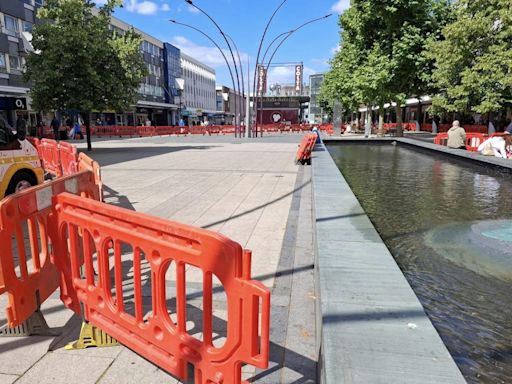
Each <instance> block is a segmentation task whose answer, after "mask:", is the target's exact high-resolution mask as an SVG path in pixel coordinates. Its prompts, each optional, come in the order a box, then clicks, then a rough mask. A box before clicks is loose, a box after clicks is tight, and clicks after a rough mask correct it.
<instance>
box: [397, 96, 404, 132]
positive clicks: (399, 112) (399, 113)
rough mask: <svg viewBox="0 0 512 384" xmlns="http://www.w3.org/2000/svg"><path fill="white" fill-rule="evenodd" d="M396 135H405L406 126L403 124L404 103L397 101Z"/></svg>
mask: <svg viewBox="0 0 512 384" xmlns="http://www.w3.org/2000/svg"><path fill="white" fill-rule="evenodd" d="M396 135H397V136H398V137H403V136H404V127H403V125H402V105H401V104H400V103H396Z"/></svg>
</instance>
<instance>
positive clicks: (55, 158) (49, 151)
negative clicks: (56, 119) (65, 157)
mask: <svg viewBox="0 0 512 384" xmlns="http://www.w3.org/2000/svg"><path fill="white" fill-rule="evenodd" d="M37 153H38V154H39V158H40V160H41V163H42V165H43V168H44V170H45V171H46V172H48V173H51V174H52V175H54V176H56V177H60V176H62V167H61V159H60V155H59V145H58V143H57V141H55V140H50V139H42V140H41V141H39V145H38V146H37Z"/></svg>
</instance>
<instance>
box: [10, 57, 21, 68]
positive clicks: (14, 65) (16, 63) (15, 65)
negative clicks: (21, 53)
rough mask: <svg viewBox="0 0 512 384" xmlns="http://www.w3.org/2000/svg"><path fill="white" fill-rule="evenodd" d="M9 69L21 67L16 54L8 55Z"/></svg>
mask: <svg viewBox="0 0 512 384" xmlns="http://www.w3.org/2000/svg"><path fill="white" fill-rule="evenodd" d="M9 65H10V66H11V69H21V60H20V58H19V57H18V56H9Z"/></svg>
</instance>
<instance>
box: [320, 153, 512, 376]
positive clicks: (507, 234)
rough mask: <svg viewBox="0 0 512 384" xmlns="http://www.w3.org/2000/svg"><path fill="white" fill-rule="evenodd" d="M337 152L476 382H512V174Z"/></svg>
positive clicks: (400, 156)
mask: <svg viewBox="0 0 512 384" xmlns="http://www.w3.org/2000/svg"><path fill="white" fill-rule="evenodd" d="M328 150H329V152H330V153H331V155H332V157H333V158H334V160H335V162H336V163H337V165H338V167H339V168H340V170H341V171H342V173H343V175H344V177H345V178H346V180H347V182H348V183H349V184H350V186H351V188H352V190H353V191H354V193H355V195H356V196H357V198H358V199H359V201H360V203H361V205H362V206H363V208H364V209H365V211H366V212H367V214H368V216H369V217H370V219H371V220H372V222H373V224H374V225H375V227H376V228H377V230H378V231H379V233H380V235H381V236H382V238H383V240H384V242H385V243H386V245H387V246H388V248H389V249H390V251H391V253H392V254H393V255H394V257H395V259H396V261H397V263H398V264H399V266H400V268H401V269H402V271H403V272H404V274H405V276H406V278H407V279H408V281H409V283H410V284H411V286H412V287H413V289H414V291H415V292H416V294H417V295H418V297H419V299H420V301H421V302H422V304H423V306H424V307H425V310H426V311H427V314H428V315H429V317H430V319H431V320H432V322H433V323H434V325H435V327H436V328H437V330H438V332H439V334H440V335H441V337H442V338H443V340H444V342H445V344H446V345H447V347H448V349H449V351H450V353H451V354H452V356H453V357H454V359H455V361H456V362H457V364H458V366H459V367H460V369H461V371H462V372H463V374H464V376H465V377H466V379H467V381H468V382H469V383H489V384H490V383H493V384H494V383H511V382H512V317H511V306H512V175H510V174H508V173H500V172H499V171H496V170H492V169H487V168H484V167H481V166H479V165H476V164H473V163H469V162H463V161H460V160H456V159H453V158H450V157H447V156H441V155H436V154H433V153H427V152H423V151H416V150H413V149H410V148H408V147H402V146H400V145H392V144H382V145H366V144H330V145H329V146H328Z"/></svg>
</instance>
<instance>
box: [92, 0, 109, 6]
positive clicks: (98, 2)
mask: <svg viewBox="0 0 512 384" xmlns="http://www.w3.org/2000/svg"><path fill="white" fill-rule="evenodd" d="M94 3H95V4H96V5H98V6H102V5H105V4H107V0H96V1H95V2H94Z"/></svg>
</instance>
